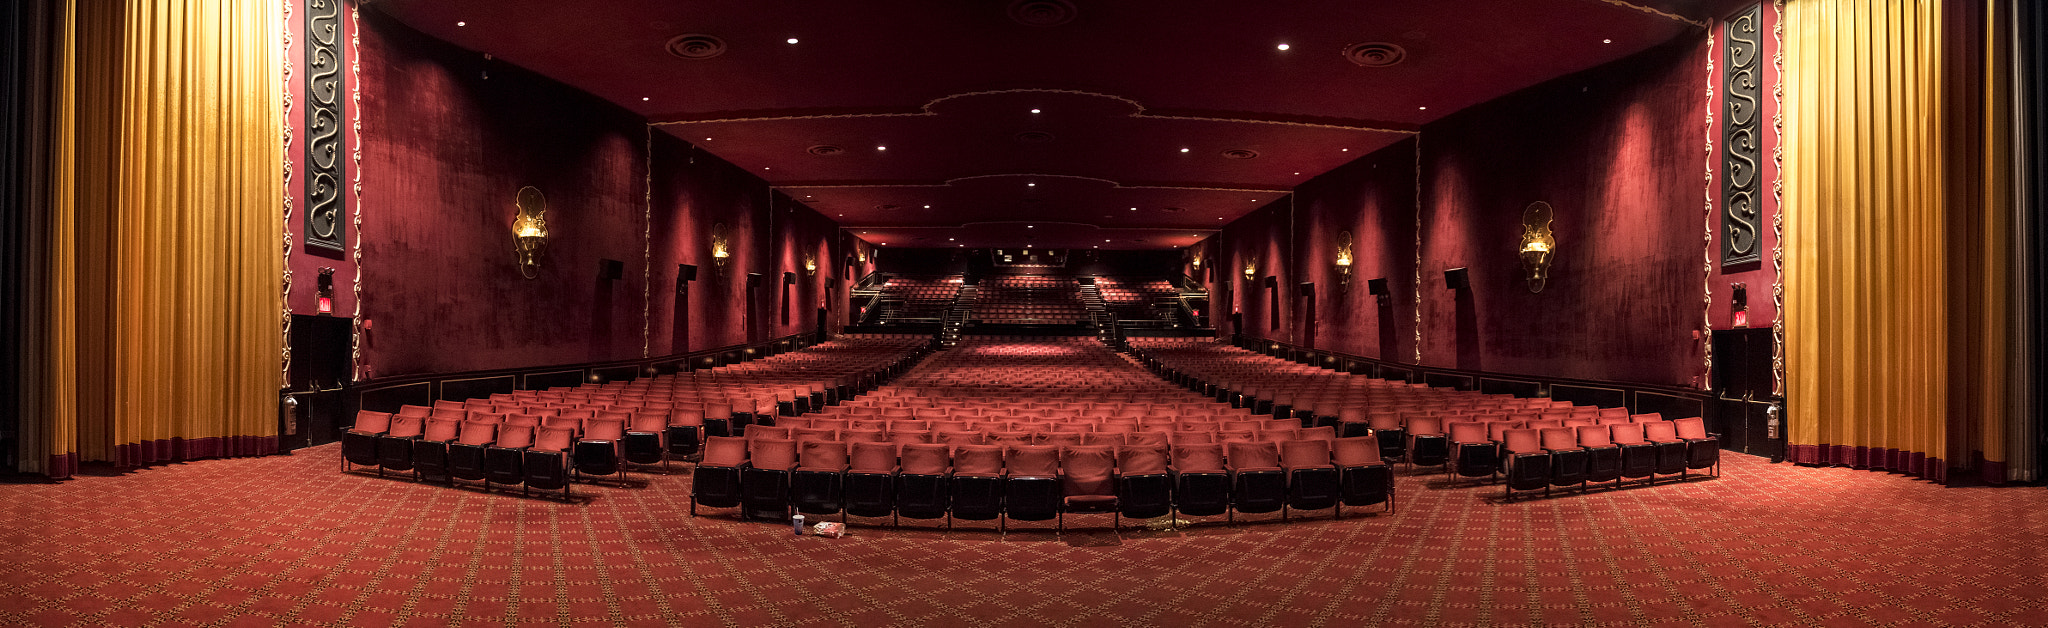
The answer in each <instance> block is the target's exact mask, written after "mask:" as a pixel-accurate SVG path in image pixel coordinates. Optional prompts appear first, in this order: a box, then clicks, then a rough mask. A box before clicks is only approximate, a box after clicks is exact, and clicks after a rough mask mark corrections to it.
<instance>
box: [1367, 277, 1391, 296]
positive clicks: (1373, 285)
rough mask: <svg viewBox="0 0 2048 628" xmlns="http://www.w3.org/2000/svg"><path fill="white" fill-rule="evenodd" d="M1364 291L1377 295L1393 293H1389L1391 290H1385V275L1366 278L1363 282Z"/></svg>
mask: <svg viewBox="0 0 2048 628" xmlns="http://www.w3.org/2000/svg"><path fill="white" fill-rule="evenodd" d="M1365 291H1366V292H1367V293H1371V294H1375V295H1379V296H1386V295H1389V294H1393V293H1391V292H1388V291H1387V278H1386V277H1381V278H1379V279H1368V280H1366V282H1365Z"/></svg>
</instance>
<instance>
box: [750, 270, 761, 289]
mask: <svg viewBox="0 0 2048 628" xmlns="http://www.w3.org/2000/svg"><path fill="white" fill-rule="evenodd" d="M759 285H761V273H747V287H749V288H752V287H755V286H759Z"/></svg>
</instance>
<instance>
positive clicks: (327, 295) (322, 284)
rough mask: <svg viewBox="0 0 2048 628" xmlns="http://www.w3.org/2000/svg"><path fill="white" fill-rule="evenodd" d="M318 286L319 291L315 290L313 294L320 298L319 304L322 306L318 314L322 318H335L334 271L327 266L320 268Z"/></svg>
mask: <svg viewBox="0 0 2048 628" xmlns="http://www.w3.org/2000/svg"><path fill="white" fill-rule="evenodd" d="M316 286H317V288H318V289H316V290H314V292H313V294H314V296H316V297H317V298H318V303H319V305H320V309H319V311H318V313H319V314H320V315H321V316H333V315H334V269H332V268H328V267H325V266H322V267H320V279H319V281H318V282H317V284H316Z"/></svg>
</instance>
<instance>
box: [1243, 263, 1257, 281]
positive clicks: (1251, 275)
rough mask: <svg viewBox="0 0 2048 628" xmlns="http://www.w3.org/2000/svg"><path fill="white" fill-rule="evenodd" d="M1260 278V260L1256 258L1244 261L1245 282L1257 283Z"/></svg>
mask: <svg viewBox="0 0 2048 628" xmlns="http://www.w3.org/2000/svg"><path fill="white" fill-rule="evenodd" d="M1258 278H1259V260H1258V259H1256V258H1254V259H1248V260H1245V261H1244V280H1245V281H1256V280H1258Z"/></svg>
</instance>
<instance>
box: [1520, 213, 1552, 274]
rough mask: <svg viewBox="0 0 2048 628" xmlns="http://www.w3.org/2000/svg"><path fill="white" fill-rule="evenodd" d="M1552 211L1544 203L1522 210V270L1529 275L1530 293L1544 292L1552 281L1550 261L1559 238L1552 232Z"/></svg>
mask: <svg viewBox="0 0 2048 628" xmlns="http://www.w3.org/2000/svg"><path fill="white" fill-rule="evenodd" d="M1550 211H1551V210H1550V204H1549V203H1545V202H1543V201H1536V202H1534V203H1530V204H1529V208H1528V209H1524V210H1522V250H1521V256H1522V269H1523V270H1524V271H1526V272H1527V274H1528V281H1529V291H1530V292H1542V291H1543V285H1544V284H1545V283H1546V282H1548V281H1549V280H1550V260H1551V258H1552V255H1553V254H1554V253H1556V249H1557V237H1556V235H1555V234H1552V233H1551V231H1550Z"/></svg>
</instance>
